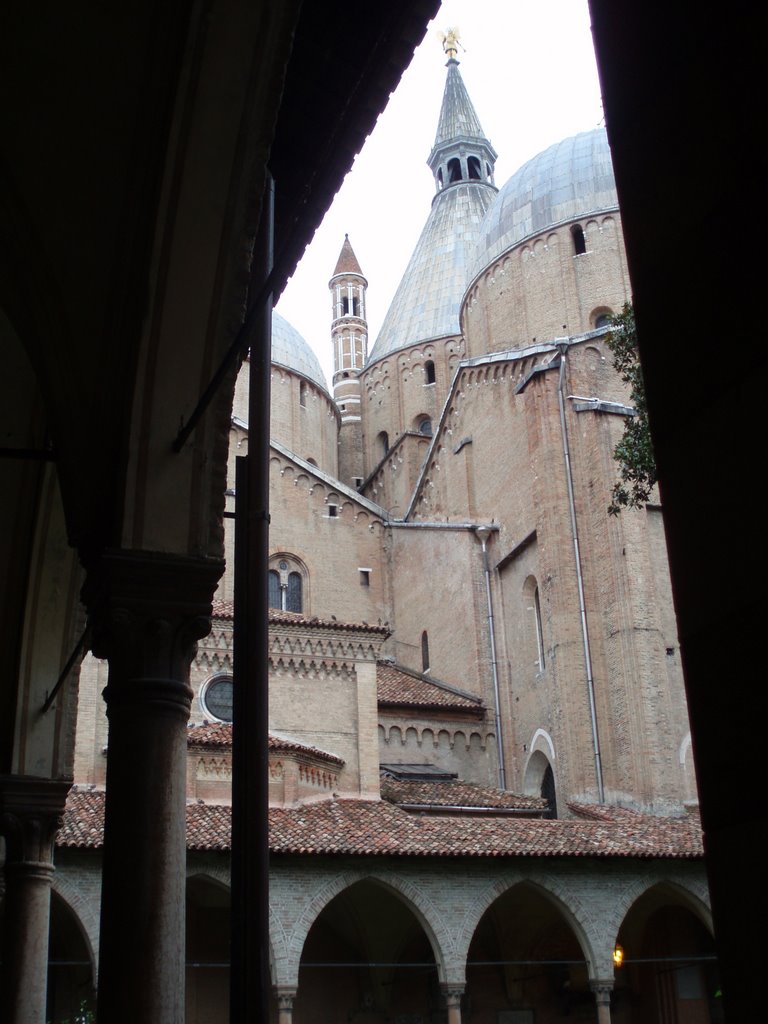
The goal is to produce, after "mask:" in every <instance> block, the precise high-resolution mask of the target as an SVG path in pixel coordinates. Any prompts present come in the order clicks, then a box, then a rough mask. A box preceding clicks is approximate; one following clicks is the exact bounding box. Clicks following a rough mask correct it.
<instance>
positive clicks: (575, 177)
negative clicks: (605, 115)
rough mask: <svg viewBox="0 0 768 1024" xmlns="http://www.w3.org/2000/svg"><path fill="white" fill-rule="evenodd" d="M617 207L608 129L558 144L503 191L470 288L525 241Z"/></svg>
mask: <svg viewBox="0 0 768 1024" xmlns="http://www.w3.org/2000/svg"><path fill="white" fill-rule="evenodd" d="M618 207H619V200H618V196H617V194H616V183H615V181H614V177H613V165H612V163H611V152H610V148H609V146H608V136H607V134H606V132H605V129H604V128H596V129H595V130H594V131H591V132H581V133H580V134H579V135H574V136H573V137H572V138H570V139H564V140H563V141H562V142H557V143H555V145H554V146H550V147H549V149H545V150H544V152H543V153H539V155H538V156H535V157H533V159H532V160H529V161H528V163H526V164H523V166H522V167H521V168H520V170H519V171H516V172H515V174H513V175H512V177H511V178H510V179H509V181H508V182H507V183H506V185H504V187H503V188H502V189H501V191H500V192H499V194H498V196H497V197H496V200H495V202H494V203H493V205H492V206H491V208H490V209H489V210H488V212H487V213H486V215H485V218H484V220H483V223H482V224H481V225H480V230H479V232H478V240H477V244H476V248H475V254H474V259H473V260H472V264H471V267H470V277H469V278H468V279H467V282H466V283H467V284H469V283H470V282H471V281H472V279H473V278H475V277H476V276H477V275H478V274H479V273H480V272H481V271H482V270H484V269H485V268H486V267H487V266H488V265H489V263H492V262H493V261H494V260H495V259H497V258H498V257H499V256H501V254H502V253H504V252H506V251H507V250H508V249H511V248H512V247H513V246H515V245H518V244H519V243H520V242H522V241H524V240H525V239H526V238H530V237H531V236H533V235H538V234H541V232H542V231H546V230H547V229H548V228H553V227H556V226H557V225H558V224H563V223H568V222H569V221H572V220H577V219H579V218H581V217H586V216H589V215H590V214H593V213H603V212H606V211H608V210H617V209H618Z"/></svg>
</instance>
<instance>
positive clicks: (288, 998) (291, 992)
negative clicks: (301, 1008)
mask: <svg viewBox="0 0 768 1024" xmlns="http://www.w3.org/2000/svg"><path fill="white" fill-rule="evenodd" d="M295 998H296V989H295V988H278V989H277V1008H278V1010H292V1009H293V1001H294V999H295Z"/></svg>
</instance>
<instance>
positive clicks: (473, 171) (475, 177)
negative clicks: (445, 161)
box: [467, 156, 480, 181]
mask: <svg viewBox="0 0 768 1024" xmlns="http://www.w3.org/2000/svg"><path fill="white" fill-rule="evenodd" d="M467 170H468V172H469V177H470V178H471V179H472V181H479V180H480V161H479V160H478V158H477V157H476V156H471V157H469V159H468V160H467Z"/></svg>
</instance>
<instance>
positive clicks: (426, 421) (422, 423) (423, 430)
mask: <svg viewBox="0 0 768 1024" xmlns="http://www.w3.org/2000/svg"><path fill="white" fill-rule="evenodd" d="M419 433H420V434H423V435H424V437H432V420H431V419H430V418H429V416H425V417H424V418H423V419H421V420H419Z"/></svg>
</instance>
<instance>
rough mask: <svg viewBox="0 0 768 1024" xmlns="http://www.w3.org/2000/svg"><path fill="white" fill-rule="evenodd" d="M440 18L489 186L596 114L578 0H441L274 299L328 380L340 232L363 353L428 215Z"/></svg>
mask: <svg viewBox="0 0 768 1024" xmlns="http://www.w3.org/2000/svg"><path fill="white" fill-rule="evenodd" d="M449 27H452V28H456V27H457V28H458V29H459V54H458V59H459V61H460V71H461V75H462V78H463V79H464V84H465V86H466V87H467V91H468V93H469V96H470V99H471V100H472V103H473V105H474V107H475V111H476V112H477V115H478V117H479V118H480V123H481V124H482V126H483V130H484V131H485V134H486V137H487V138H488V139H489V140H490V142H491V144H492V145H493V147H494V149H495V150H496V152H497V153H498V160H497V161H496V169H495V180H496V185H497V186H498V187H499V188H501V186H502V185H503V184H504V182H506V181H507V179H508V178H509V177H511V175H512V174H513V173H514V172H515V171H516V170H517V169H518V168H519V167H520V166H521V165H522V164H523V163H525V162H526V160H529V159H530V158H531V157H533V156H535V155H536V154H537V153H540V152H541V151H542V150H544V149H546V148H547V146H549V145H551V144H552V143H554V142H558V141H560V139H564V138H567V137H568V136H569V135H575V134H576V133H577V132H581V131H590V130H591V129H593V128H596V127H598V126H599V125H602V124H603V123H604V120H603V109H602V102H601V98H600V86H599V81H598V77H597V69H596V66H595V55H594V49H593V44H592V35H591V31H590V19H589V10H588V7H587V0H444V2H443V3H442V5H441V7H440V10H439V11H438V14H437V17H436V18H435V19H434V20H433V21H432V22H430V24H429V27H428V29H427V33H426V35H425V37H424V40H423V42H422V43H421V45H420V46H419V47H418V49H417V50H416V53H415V55H414V58H413V61H412V62H411V64H410V66H409V67H408V69H407V70H406V71H405V72H404V74H403V76H402V78H401V80H400V84H399V85H398V87H397V89H396V90H395V91H394V93H393V94H392V96H391V97H390V100H389V103H388V104H387V107H386V108H385V110H384V111H383V112H382V114H381V115H380V117H379V119H378V121H377V122H376V126H375V127H374V129H373V131H372V132H371V135H370V136H369V137H368V139H367V141H366V143H365V145H364V146H363V149H362V150H361V152H360V154H359V155H358V157H357V158H356V160H355V162H354V164H353V165H352V169H351V170H350V172H349V174H347V176H346V178H345V179H344V182H343V184H342V186H341V188H340V190H339V192H338V193H337V195H336V198H335V200H334V202H333V204H332V206H331V207H330V209H329V210H328V212H327V214H326V215H325V218H324V220H323V222H322V224H321V225H320V227H319V228H318V230H317V232H316V233H315V236H314V238H313V240H312V241H311V243H310V244H309V246H308V247H307V249H306V251H305V253H304V256H303V258H302V260H301V262H300V263H299V265H298V267H297V269H296V271H295V273H294V275H293V277H292V278H291V279H290V281H289V282H288V284H287V286H286V288H285V290H284V291H283V294H282V295H281V297H280V301H279V302H278V305H277V307H276V308H277V311H278V313H280V314H281V315H282V316H283V317H285V319H286V320H288V321H289V322H290V323H291V324H292V325H293V326H294V327H295V328H296V329H297V330H298V331H299V333H300V334H301V335H303V337H304V338H305V340H306V341H307V342H308V343H309V345H310V346H311V348H312V349H313V350H314V351H315V353H316V354H317V356H318V358H319V360H320V364H321V366H322V367H323V369H324V371H325V374H326V377H327V378H328V381H329V382H330V379H331V374H332V370H333V357H332V348H331V340H330V338H331V298H330V292H329V290H328V281H329V279H330V277H331V275H332V274H333V271H334V268H335V266H336V261H337V259H338V256H339V252H340V251H341V246H342V244H343V242H344V235H345V234H348V235H349V240H350V242H351V244H352V248H353V249H354V251H355V255H356V256H357V259H358V262H359V263H360V267H361V269H362V271H363V273H364V274H365V276H366V278H367V280H368V291H367V294H366V298H367V312H368V332H369V337H368V351H370V350H371V348H372V347H373V344H374V342H375V340H376V337H377V334H378V331H379V328H380V327H381V324H382V321H383V319H384V316H385V314H386V312H387V309H388V307H389V304H390V302H391V300H392V298H393V296H394V294H395V291H396V290H397V286H398V284H399V283H400V279H401V277H402V275H403V272H404V270H405V267H406V265H407V263H408V260H409V259H410V256H411V253H412V252H413V249H414V248H415V246H416V242H417V241H418V238H419V235H420V234H421V229H422V228H423V226H424V223H425V222H426V219H427V216H428V214H429V210H430V203H431V201H432V197H433V195H434V194H435V185H434V179H433V177H432V172H431V171H430V170H429V168H428V167H427V163H426V161H427V157H428V155H429V151H430V149H431V148H432V143H433V142H434V138H435V131H436V129H437V122H438V117H439V114H440V105H441V102H442V97H443V89H444V87H445V76H446V70H445V61H446V57H445V54H444V53H443V48H442V44H441V41H440V33H441V32H444V31H445V30H446V29H447V28H449Z"/></svg>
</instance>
